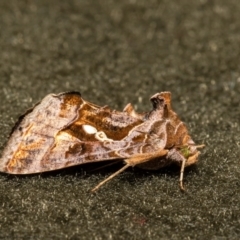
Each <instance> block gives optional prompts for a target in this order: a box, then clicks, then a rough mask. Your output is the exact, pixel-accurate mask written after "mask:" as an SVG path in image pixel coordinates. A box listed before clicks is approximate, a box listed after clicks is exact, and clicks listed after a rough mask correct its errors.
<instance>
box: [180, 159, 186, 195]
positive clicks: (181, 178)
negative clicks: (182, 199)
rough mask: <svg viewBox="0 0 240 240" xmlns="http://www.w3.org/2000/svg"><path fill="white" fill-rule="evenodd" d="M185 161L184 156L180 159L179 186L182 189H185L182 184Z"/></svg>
mask: <svg viewBox="0 0 240 240" xmlns="http://www.w3.org/2000/svg"><path fill="white" fill-rule="evenodd" d="M185 163H186V158H184V160H183V161H182V165H181V170H180V179H179V186H180V189H181V190H182V191H185V189H184V186H183V173H184V169H185Z"/></svg>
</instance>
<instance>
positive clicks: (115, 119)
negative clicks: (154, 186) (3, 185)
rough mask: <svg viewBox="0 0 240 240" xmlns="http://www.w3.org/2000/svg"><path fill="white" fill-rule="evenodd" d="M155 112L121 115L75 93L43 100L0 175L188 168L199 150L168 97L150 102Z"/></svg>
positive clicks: (17, 135)
mask: <svg viewBox="0 0 240 240" xmlns="http://www.w3.org/2000/svg"><path fill="white" fill-rule="evenodd" d="M150 100H151V102H152V105H153V109H152V110H151V111H149V112H147V113H137V112H136V111H135V110H134V108H133V107H132V105H131V104H128V105H127V106H126V107H125V108H124V110H123V111H122V112H119V111H115V110H111V109H110V108H109V107H107V106H105V107H100V106H97V105H95V104H92V103H90V102H87V101H85V100H84V99H82V97H81V95H80V93H78V92H65V93H60V94H50V95H47V96H46V97H45V98H44V99H43V100H42V101H41V102H39V103H38V104H36V105H35V106H34V107H33V108H31V109H30V110H28V111H27V113H26V114H24V115H22V116H21V117H20V118H19V120H18V122H17V123H16V124H15V126H14V128H13V130H12V133H11V135H10V138H9V140H8V143H7V145H6V147H5V149H4V151H3V154H2V157H1V159H0V171H1V172H5V173H9V174H19V175H20V174H34V173H41V172H47V171H53V170H57V169H62V168H66V167H70V166H76V165H80V164H84V163H90V162H99V161H105V160H115V159H122V160H123V161H124V163H125V165H124V167H122V168H121V169H120V170H119V171H117V172H116V173H114V174H112V175H111V176H109V177H108V178H107V179H105V180H104V181H102V182H101V183H100V184H99V185H97V186H96V187H95V188H94V189H92V191H95V190H97V189H98V188H99V187H100V186H102V185H103V184H104V183H105V182H107V181H109V180H110V179H112V178H113V177H115V176H116V175H118V174H119V173H121V172H122V171H124V170H125V169H126V168H128V167H130V166H131V167H134V166H138V167H140V168H143V169H148V170H157V169H160V168H162V167H165V166H167V165H170V164H177V165H179V166H181V170H180V179H179V181H180V188H181V189H182V190H184V187H183V172H184V168H185V167H186V166H189V165H192V164H195V163H196V162H197V160H198V156H199V153H200V152H199V151H198V148H202V147H203V146H204V145H196V144H195V143H194V141H193V140H192V138H191V137H190V136H189V134H188V130H187V128H186V126H185V124H184V123H183V122H182V121H181V120H180V119H179V117H178V116H177V114H176V113H175V112H174V111H173V110H172V108H171V93H170V92H161V93H157V94H155V95H153V96H152V97H151V98H150Z"/></svg>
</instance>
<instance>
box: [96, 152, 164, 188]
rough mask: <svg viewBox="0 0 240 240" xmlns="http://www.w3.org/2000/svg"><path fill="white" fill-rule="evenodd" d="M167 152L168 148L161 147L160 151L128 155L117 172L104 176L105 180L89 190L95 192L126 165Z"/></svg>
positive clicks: (148, 159) (146, 160)
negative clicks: (123, 164)
mask: <svg viewBox="0 0 240 240" xmlns="http://www.w3.org/2000/svg"><path fill="white" fill-rule="evenodd" d="M167 153H168V150H165V149H162V150H160V151H156V152H153V153H143V154H136V155H133V156H132V157H130V158H128V159H126V160H125V161H124V162H125V163H126V165H125V166H124V167H122V168H121V169H119V170H118V171H117V172H115V173H113V174H112V175H110V176H109V177H108V178H106V179H105V180H103V181H102V182H100V183H99V184H98V185H97V186H96V187H95V188H93V189H92V190H91V192H95V191H96V190H98V189H99V188H100V187H101V186H102V185H103V184H105V183H106V182H108V181H109V180H111V179H112V178H114V177H116V176H117V175H118V174H119V173H121V172H123V171H124V170H126V169H127V168H128V167H134V166H136V165H137V164H140V163H144V162H148V161H150V160H152V159H154V158H158V157H162V156H165V155H167Z"/></svg>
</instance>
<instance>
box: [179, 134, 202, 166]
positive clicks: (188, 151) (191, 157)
mask: <svg viewBox="0 0 240 240" xmlns="http://www.w3.org/2000/svg"><path fill="white" fill-rule="evenodd" d="M203 147H204V145H196V144H195V143H194V142H193V140H192V139H191V138H189V136H188V142H187V143H186V144H184V145H182V146H181V147H180V148H179V151H180V153H181V155H182V156H183V157H184V158H185V159H186V163H185V166H190V165H192V164H194V163H196V162H197V161H198V156H199V154H200V152H199V151H198V149H199V148H203Z"/></svg>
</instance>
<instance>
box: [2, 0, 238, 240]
mask: <svg viewBox="0 0 240 240" xmlns="http://www.w3.org/2000/svg"><path fill="white" fill-rule="evenodd" d="M239 12H240V3H239V1H237V0H236V1H235V0H228V1H225V0H219V1H213V0H212V1H207V0H196V1H189V0H182V1H178V0H171V1H167V0H162V1H156V0H150V1H136V0H129V1H127V0H124V1H113V0H112V1H111V0H108V1H101V2H100V1H77V0H75V1H74V0H68V1H64V0H62V1H57V0H51V1H48V0H42V1H37V0H36V1H31V0H29V1H27V0H25V1H23V0H22V1H18V0H8V1H7V0H6V1H5V0H3V1H0V49H1V52H0V101H1V103H0V127H1V135H0V145H1V151H2V149H3V147H4V144H5V143H6V141H7V137H8V133H9V132H10V130H11V127H12V126H13V125H14V122H15V121H16V119H17V117H18V116H19V114H21V113H23V112H24V111H25V110H26V109H27V108H29V107H30V106H32V105H33V104H34V103H35V102H37V101H39V100H40V99H41V98H43V97H44V96H45V95H46V94H48V93H52V92H54V93H58V92H62V91H69V90H79V91H80V92H81V93H82V95H83V97H84V98H85V99H87V100H89V101H92V102H94V103H96V104H98V105H106V104H108V105H109V106H110V107H112V108H115V109H118V110H120V109H122V108H123V107H124V105H126V104H127V103H128V102H132V103H133V104H134V106H136V107H137V109H138V110H139V111H148V110H150V109H151V105H150V103H149V97H150V96H151V95H153V94H154V93H156V92H160V91H163V90H169V91H171V92H172V97H173V106H174V109H175V111H176V112H177V113H178V114H179V115H180V116H181V119H182V120H183V121H185V122H186V123H187V125H188V127H189V130H190V132H191V135H192V137H193V139H194V140H195V141H196V142H197V143H205V144H206V148H205V149H204V150H203V151H202V155H201V157H200V161H199V164H198V166H197V167H195V168H191V169H189V170H188V171H187V173H186V175H185V186H186V188H187V192H186V193H185V194H183V193H181V192H180V191H179V188H178V177H179V176H178V175H179V174H178V169H172V168H170V169H165V170H162V171H159V172H157V173H151V172H144V171H139V170H137V169H134V170H128V171H126V172H125V173H123V174H121V176H119V177H117V178H115V179H114V180H112V181H111V182H110V183H109V184H107V185H105V186H104V187H103V188H102V189H100V191H99V192H97V193H96V194H95V195H91V194H89V192H88V190H89V189H91V188H92V187H93V186H95V185H96V184H97V183H98V182H99V181H101V180H102V179H104V178H105V177H106V176H108V175H109V174H110V173H112V172H113V171H114V170H115V169H108V170H105V171H104V172H97V173H86V171H85V169H84V168H76V169H72V170H70V171H64V170H63V171H60V172H57V173H52V174H47V175H36V176H32V177H9V176H6V175H4V174H1V175H0V238H1V239H10V238H11V239H13V238H15V239H27V238H31V239H239V237H240V220H239V219H240V218H239V215H240V203H239V189H240V184H239V177H240V167H239V160H240V150H239V146H240V129H239V119H240V107H239V103H240V14H239Z"/></svg>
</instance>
